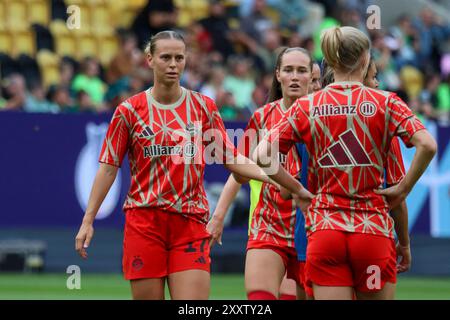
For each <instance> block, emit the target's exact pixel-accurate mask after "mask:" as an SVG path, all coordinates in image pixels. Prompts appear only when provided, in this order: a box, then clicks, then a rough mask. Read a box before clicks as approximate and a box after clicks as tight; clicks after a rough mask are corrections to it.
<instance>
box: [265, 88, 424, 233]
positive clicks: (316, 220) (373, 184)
mask: <svg viewBox="0 0 450 320" xmlns="http://www.w3.org/2000/svg"><path fill="white" fill-rule="evenodd" d="M421 129H424V126H423V125H422V123H421V122H420V121H419V120H418V119H417V118H416V117H415V116H414V115H413V113H412V112H411V110H410V109H409V108H408V106H407V105H406V104H405V103H404V102H403V101H402V100H401V99H400V98H399V97H398V96H397V95H395V94H394V93H391V92H386V91H381V90H376V89H371V88H368V87H365V86H363V85H362V84H361V83H358V82H338V83H333V84H331V85H329V86H327V87H325V88H324V89H322V90H320V91H318V92H316V93H313V94H311V95H308V96H306V97H303V98H300V99H298V100H297V101H296V102H295V104H294V105H293V106H292V107H291V109H290V110H289V112H288V113H287V114H286V116H285V117H284V118H283V119H282V120H281V121H280V122H279V123H278V125H277V126H276V127H274V128H273V129H272V130H271V132H270V133H269V136H268V139H269V141H271V142H274V141H278V143H279V148H280V151H281V152H286V151H287V150H289V149H290V148H291V146H292V144H293V143H295V142H303V143H304V144H305V145H306V148H307V150H308V153H309V156H310V164H311V168H310V170H311V171H310V172H311V173H312V174H313V175H314V176H315V177H317V180H316V181H315V183H316V189H317V190H316V197H315V198H314V199H313V201H312V204H311V206H310V207H309V209H308V212H307V213H306V215H305V220H306V228H307V229H308V230H309V232H315V231H318V230H324V229H333V230H343V231H348V232H358V233H369V234H375V235H382V236H386V237H393V220H392V218H390V216H389V214H388V205H387V202H386V200H385V198H384V197H382V196H380V195H378V194H376V193H375V192H374V190H375V189H378V188H381V187H382V186H383V182H384V170H385V165H386V161H387V157H388V151H389V148H390V147H391V141H392V139H393V137H394V136H399V137H400V138H402V140H403V141H404V142H405V144H406V145H407V146H411V145H410V143H409V141H410V139H411V137H412V136H413V135H414V133H415V132H417V131H418V130H421Z"/></svg>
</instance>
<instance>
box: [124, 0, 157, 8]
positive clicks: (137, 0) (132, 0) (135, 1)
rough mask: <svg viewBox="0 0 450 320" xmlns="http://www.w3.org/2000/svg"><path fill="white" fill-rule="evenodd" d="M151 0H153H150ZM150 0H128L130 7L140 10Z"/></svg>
mask: <svg viewBox="0 0 450 320" xmlns="http://www.w3.org/2000/svg"><path fill="white" fill-rule="evenodd" d="M150 1H151V0H150ZM147 2H148V0H128V1H127V4H128V8H130V9H134V10H138V9H140V8H142V7H143V6H145V5H146V4H147Z"/></svg>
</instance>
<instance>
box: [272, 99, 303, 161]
mask: <svg viewBox="0 0 450 320" xmlns="http://www.w3.org/2000/svg"><path fill="white" fill-rule="evenodd" d="M303 102H306V101H304V100H303ZM302 108H303V106H302V100H297V101H296V102H295V104H294V105H293V106H292V107H291V108H290V109H289V111H288V112H287V113H286V114H285V115H284V116H283V118H281V120H280V121H279V122H278V123H277V124H276V125H275V126H274V127H273V128H272V129H271V130H270V131H269V133H268V134H267V136H266V139H267V140H268V141H269V142H270V143H275V142H277V143H278V149H279V151H280V152H281V153H284V154H287V153H288V151H289V150H290V149H291V147H292V145H293V144H294V143H296V142H303V141H302V139H301V138H300V137H301V133H302V132H303V131H304V130H305V129H306V128H307V126H308V120H307V117H305V113H304V111H303V110H302Z"/></svg>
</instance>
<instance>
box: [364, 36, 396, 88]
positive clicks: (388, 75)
mask: <svg viewBox="0 0 450 320" xmlns="http://www.w3.org/2000/svg"><path fill="white" fill-rule="evenodd" d="M371 38H372V55H373V59H374V61H375V64H376V66H377V70H378V81H379V83H380V86H379V88H380V89H382V90H390V91H395V90H397V89H398V88H399V85H400V84H399V82H400V80H399V77H398V72H397V70H396V69H395V64H394V61H393V59H392V53H391V50H390V49H389V48H388V47H387V46H386V43H385V41H384V34H383V33H382V32H381V31H379V30H374V31H372V32H371Z"/></svg>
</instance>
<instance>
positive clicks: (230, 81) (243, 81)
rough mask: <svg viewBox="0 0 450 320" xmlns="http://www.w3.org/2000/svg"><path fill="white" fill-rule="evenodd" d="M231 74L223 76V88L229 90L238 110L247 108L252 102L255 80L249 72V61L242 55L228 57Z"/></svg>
mask: <svg viewBox="0 0 450 320" xmlns="http://www.w3.org/2000/svg"><path fill="white" fill-rule="evenodd" d="M229 65H230V71H231V74H230V75H228V76H226V77H225V80H224V89H225V90H226V91H229V92H231V94H232V95H233V97H234V99H235V101H236V106H237V107H238V108H239V109H240V110H242V111H243V110H244V109H248V108H250V106H251V103H252V93H253V90H255V81H254V79H253V78H252V76H251V74H250V61H249V60H248V59H246V58H243V57H237V56H234V57H230V60H229Z"/></svg>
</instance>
